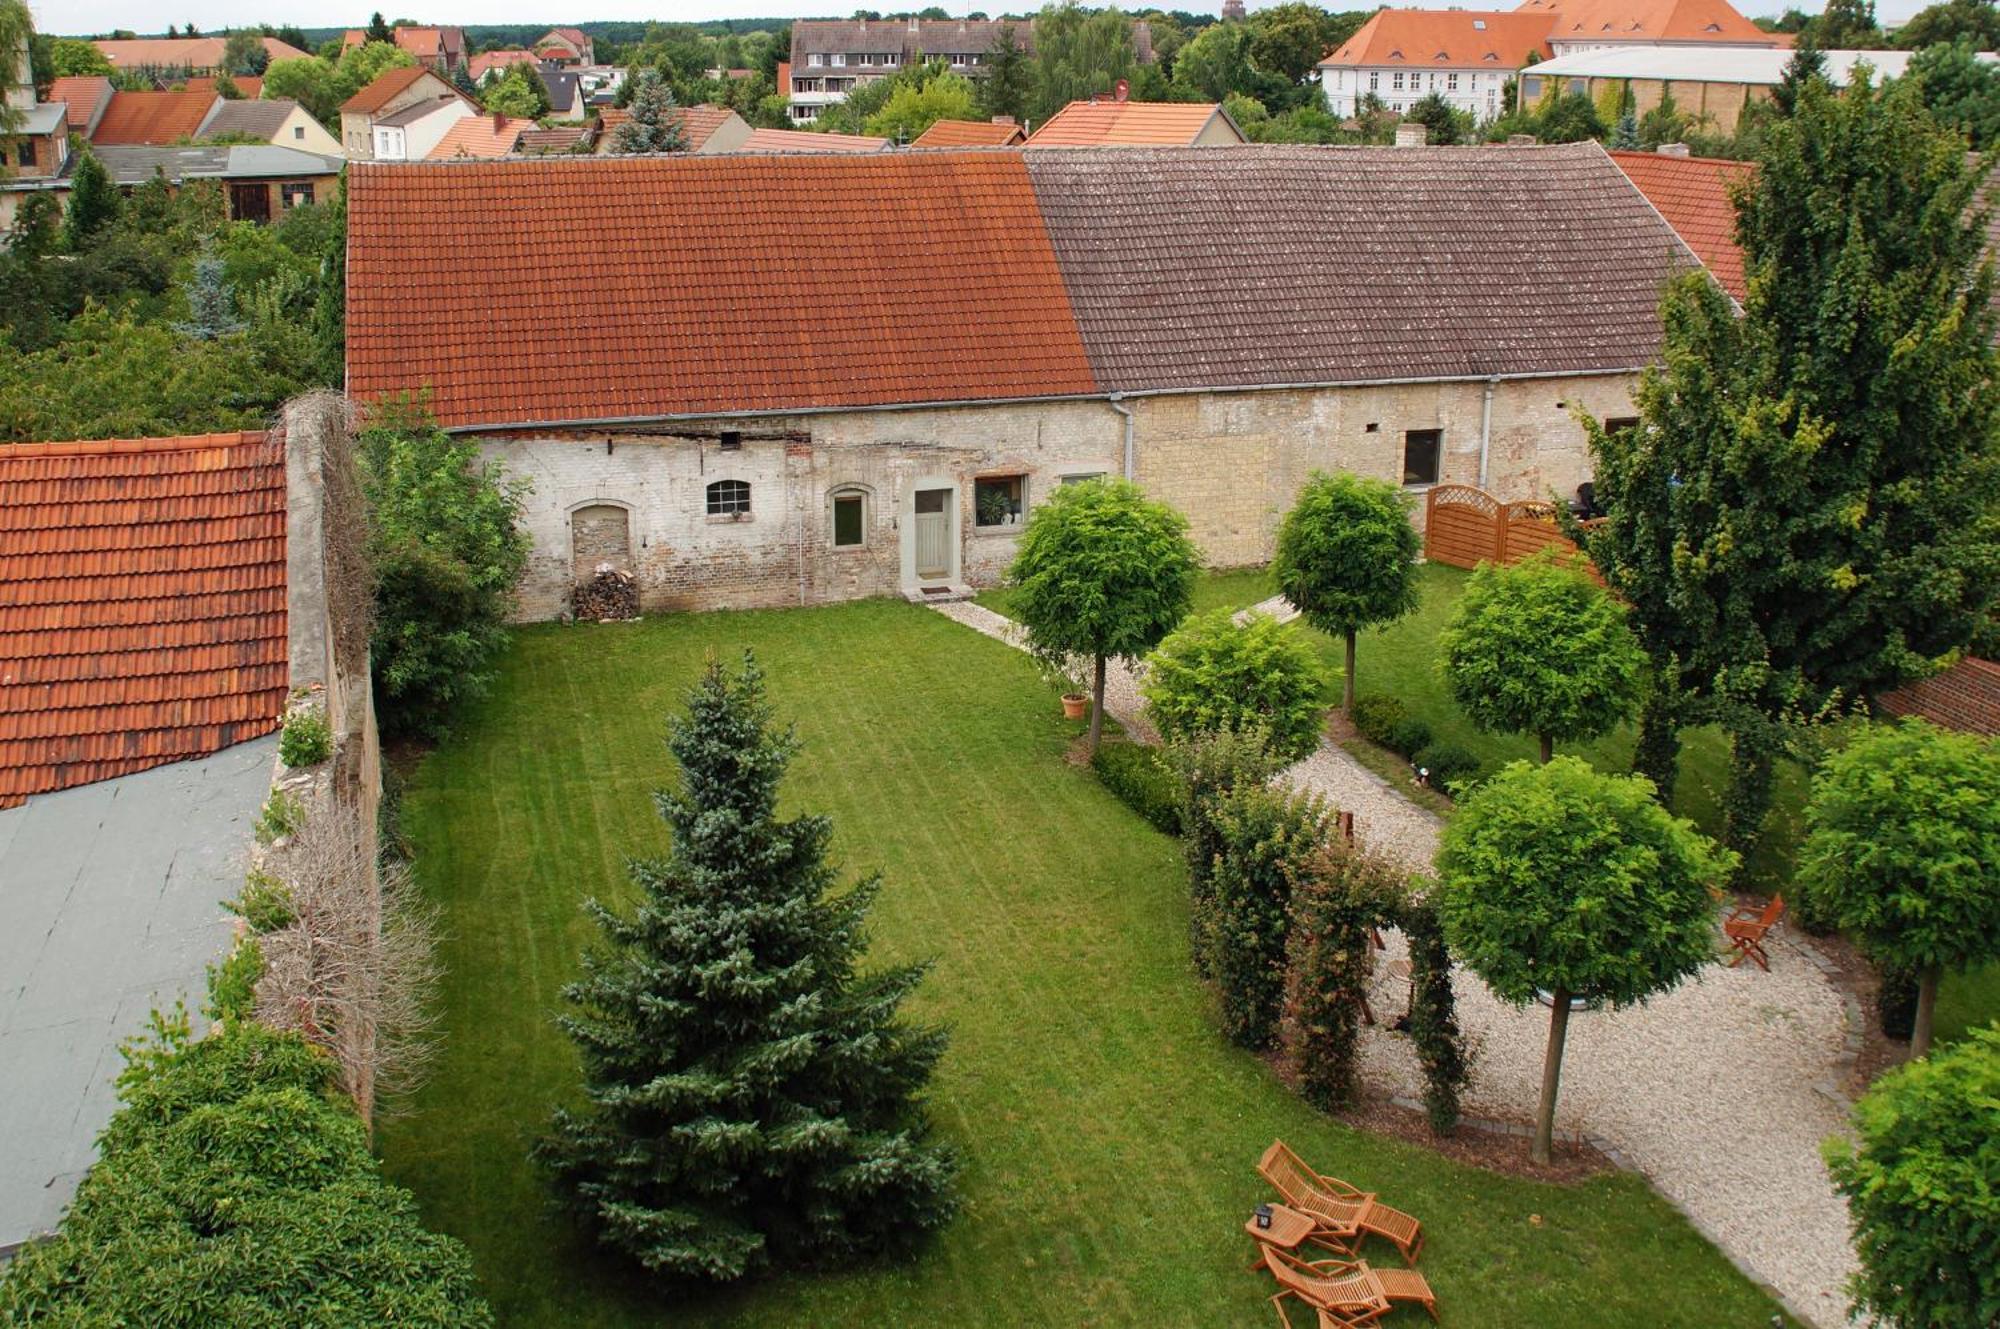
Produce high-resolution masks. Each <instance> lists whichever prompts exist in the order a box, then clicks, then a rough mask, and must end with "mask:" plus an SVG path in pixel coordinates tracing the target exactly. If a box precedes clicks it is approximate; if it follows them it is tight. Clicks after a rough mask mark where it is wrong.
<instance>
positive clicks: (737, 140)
mask: <svg viewBox="0 0 2000 1329" xmlns="http://www.w3.org/2000/svg"><path fill="white" fill-rule="evenodd" d="M679 109H680V118H681V131H682V132H683V133H684V134H686V135H687V144H688V146H687V150H688V151H689V152H697V153H717V152H738V151H741V150H742V148H743V145H744V143H745V142H746V141H747V140H748V139H749V137H750V122H749V121H747V120H745V119H744V118H743V117H742V116H740V115H738V114H736V112H734V111H732V110H730V109H729V108H728V107H726V106H710V105H708V104H707V103H702V104H699V105H696V106H683V107H681V108H679ZM631 118H632V113H631V112H630V111H626V110H621V109H620V108H618V107H615V106H614V107H610V108H607V109H606V110H604V111H603V112H601V113H600V114H599V115H598V117H597V140H596V142H597V152H598V154H599V155H600V156H602V155H605V154H609V153H614V152H617V151H618V145H617V136H618V126H620V125H622V124H624V123H625V122H626V121H627V120H630V119H631Z"/></svg>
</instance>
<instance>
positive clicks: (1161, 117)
mask: <svg viewBox="0 0 2000 1329" xmlns="http://www.w3.org/2000/svg"><path fill="white" fill-rule="evenodd" d="M1222 114H1223V111H1222V107H1220V106H1218V105H1216V104H1215V103H1213V102H1119V101H1098V102H1071V103H1070V104H1069V105H1067V106H1065V107H1063V108H1062V109H1061V110H1060V111H1057V112H1056V113H1055V114H1054V115H1052V116H1050V117H1049V118H1048V119H1047V120H1044V121H1043V122H1042V127H1041V128H1040V129H1037V130H1036V131H1035V132H1034V133H1032V134H1030V135H1029V136H1028V146H1029V147H1031V148H1103V147H1163V148H1184V147H1187V146H1189V145H1190V144H1192V143H1193V142H1194V141H1195V139H1196V138H1197V137H1199V136H1200V134H1201V132H1202V131H1203V130H1204V129H1207V128H1208V125H1209V122H1210V121H1211V120H1213V119H1215V118H1216V117H1217V116H1218V115H1222ZM1225 118H1226V117H1225ZM1230 128H1231V132H1232V133H1235V126H1234V125H1233V124H1232V125H1231V126H1230ZM1235 137H1236V139H1237V140H1238V141H1239V142H1240V141H1241V140H1242V138H1243V135H1242V134H1241V133H1235Z"/></svg>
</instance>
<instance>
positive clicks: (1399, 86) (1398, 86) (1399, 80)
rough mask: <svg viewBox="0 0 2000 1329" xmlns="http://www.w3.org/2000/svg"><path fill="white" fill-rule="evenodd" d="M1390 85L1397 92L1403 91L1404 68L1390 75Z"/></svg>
mask: <svg viewBox="0 0 2000 1329" xmlns="http://www.w3.org/2000/svg"><path fill="white" fill-rule="evenodd" d="M1389 87H1390V88H1391V89H1392V90H1394V91H1396V92H1401V91H1402V90H1403V71H1402V70H1400V69H1399V70H1397V71H1396V72H1395V73H1393V74H1391V75H1389Z"/></svg>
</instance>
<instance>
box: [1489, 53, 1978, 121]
mask: <svg viewBox="0 0 2000 1329" xmlns="http://www.w3.org/2000/svg"><path fill="white" fill-rule="evenodd" d="M1823 54H1824V56H1825V57H1826V80H1827V82H1828V83H1830V84H1831V85H1833V86H1834V87H1836V88H1844V87H1846V86H1847V85H1848V84H1849V83H1850V82H1851V81H1852V80H1853V78H1854V71H1855V68H1856V67H1857V66H1859V65H1867V66H1868V67H1869V68H1870V69H1871V70H1873V71H1874V81H1875V82H1877V83H1880V82H1881V81H1882V80H1883V79H1885V78H1899V77H1901V76H1902V74H1903V72H1904V71H1905V70H1907V69H1908V68H1909V65H1910V57H1911V55H1913V54H1914V52H1911V51H1826V52H1823ZM1979 59H1981V60H1983V61H1986V62H1987V63H1989V64H1990V63H1992V62H1994V61H1995V60H2000V56H1995V55H1994V54H1992V53H1991V52H1984V53H1982V54H1981V55H1980V56H1979ZM1791 61H1792V53H1791V52H1790V51H1789V50H1782V49H1767V50H1757V49H1753V48H1750V47H1735V48H1729V49H1723V50H1709V49H1702V48H1698V47H1687V46H1654V47H1609V48H1605V49H1602V50H1594V51H1582V52H1579V53H1577V54H1575V55H1565V56H1559V57H1557V58H1556V59H1554V60H1549V61H1545V62H1543V63H1542V64H1539V65H1536V66H1534V67H1533V68H1532V69H1526V70H1523V71H1522V72H1521V98H1522V101H1523V102H1524V103H1526V102H1532V101H1534V100H1536V99H1537V98H1539V97H1541V96H1542V95H1543V93H1544V92H1545V91H1546V90H1547V89H1548V88H1549V87H1550V86H1551V85H1553V86H1555V87H1556V88H1558V89H1559V90H1561V91H1563V92H1581V93H1583V94H1584V95H1585V96H1588V97H1591V98H1593V99H1594V98H1596V97H1597V96H1598V95H1599V94H1601V93H1603V92H1604V91H1606V90H1607V89H1613V88H1615V89H1618V90H1620V91H1621V93H1622V91H1623V90H1624V89H1627V88H1629V89H1630V90H1631V93H1632V106H1633V110H1634V112H1635V113H1636V114H1639V115H1644V114H1645V113H1646V112H1648V111H1650V110H1652V109H1653V108H1654V107H1656V106H1658V105H1659V104H1660V103H1661V102H1662V101H1663V100H1664V99H1665V98H1667V97H1668V96H1672V97H1673V99H1674V105H1675V106H1677V107H1678V108H1680V110H1682V111H1684V112H1686V113H1687V114H1689V115H1693V116H1696V117H1698V118H1700V119H1704V120H1706V121H1707V125H1706V128H1707V129H1708V131H1709V132H1710V133H1719V134H1733V133H1735V132H1736V126H1737V122H1738V121H1739V120H1741V119H1742V116H1743V112H1744V109H1745V108H1747V107H1748V106H1749V105H1750V104H1751V103H1752V102H1760V101H1768V100H1770V97H1771V90H1772V89H1773V88H1775V87H1777V86H1778V83H1779V82H1780V81H1781V80H1782V79H1783V78H1784V76H1785V66H1787V65H1789V64H1790V63H1791Z"/></svg>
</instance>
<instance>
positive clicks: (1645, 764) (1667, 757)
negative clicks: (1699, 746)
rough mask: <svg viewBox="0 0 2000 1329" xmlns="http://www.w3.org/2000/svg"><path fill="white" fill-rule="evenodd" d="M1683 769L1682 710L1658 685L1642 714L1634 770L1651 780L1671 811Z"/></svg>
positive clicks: (1661, 799)
mask: <svg viewBox="0 0 2000 1329" xmlns="http://www.w3.org/2000/svg"><path fill="white" fill-rule="evenodd" d="M1680 768H1681V722H1680V713H1679V708H1678V707H1677V706H1676V705H1675V701H1674V698H1673V697H1672V696H1671V695H1669V694H1668V693H1667V692H1666V690H1665V685H1664V684H1661V683H1658V682H1655V683H1654V685H1653V688H1652V690H1651V691H1650V692H1649V693H1647V695H1646V704H1645V706H1644V708H1643V709H1641V710H1640V712H1639V742H1638V744H1637V745H1636V746H1635V747H1634V748H1633V749H1632V769H1633V770H1634V771H1635V772H1637V773H1638V774H1640V775H1643V776H1645V777H1646V778H1647V779H1648V780H1651V781H1652V782H1653V789H1654V790H1655V791H1656V793H1657V795H1658V797H1659V800H1660V802H1661V803H1662V804H1663V805H1665V806H1666V807H1669V808H1671V807H1672V806H1673V805H1674V782H1675V780H1676V779H1677V778H1678V776H1679V774H1680Z"/></svg>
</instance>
